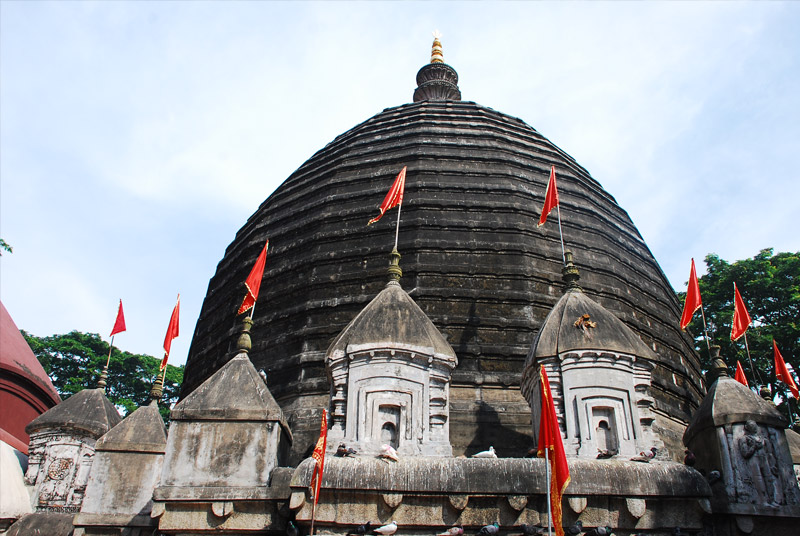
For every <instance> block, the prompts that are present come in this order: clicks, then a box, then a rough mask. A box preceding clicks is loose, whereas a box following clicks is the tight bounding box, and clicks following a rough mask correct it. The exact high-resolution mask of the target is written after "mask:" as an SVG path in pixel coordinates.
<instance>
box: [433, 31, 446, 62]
mask: <svg viewBox="0 0 800 536" xmlns="http://www.w3.org/2000/svg"><path fill="white" fill-rule="evenodd" d="M441 38H442V34H440V33H439V30H434V31H433V46H432V47H431V63H444V55H443V54H442V42H441V41H440V39H441Z"/></svg>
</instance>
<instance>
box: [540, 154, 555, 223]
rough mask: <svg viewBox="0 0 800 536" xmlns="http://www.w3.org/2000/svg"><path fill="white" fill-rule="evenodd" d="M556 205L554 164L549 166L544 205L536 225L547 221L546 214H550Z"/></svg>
mask: <svg viewBox="0 0 800 536" xmlns="http://www.w3.org/2000/svg"><path fill="white" fill-rule="evenodd" d="M557 206H558V188H556V166H550V182H548V183H547V190H546V191H545V194H544V206H543V207H542V215H541V216H540V217H539V224H538V225H537V227H541V226H542V225H544V222H546V221H547V215H548V214H550V211H552V210H553V209H554V208H556V207H557Z"/></svg>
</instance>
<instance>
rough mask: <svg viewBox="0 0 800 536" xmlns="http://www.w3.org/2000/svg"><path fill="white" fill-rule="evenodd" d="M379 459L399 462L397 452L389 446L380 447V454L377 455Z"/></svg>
mask: <svg viewBox="0 0 800 536" xmlns="http://www.w3.org/2000/svg"><path fill="white" fill-rule="evenodd" d="M378 457H379V458H385V459H388V460H392V461H395V462H396V461H399V460H400V457H399V456H398V455H397V451H396V450H395V449H394V447H393V446H391V445H382V446H381V452H380V453H379V454H378Z"/></svg>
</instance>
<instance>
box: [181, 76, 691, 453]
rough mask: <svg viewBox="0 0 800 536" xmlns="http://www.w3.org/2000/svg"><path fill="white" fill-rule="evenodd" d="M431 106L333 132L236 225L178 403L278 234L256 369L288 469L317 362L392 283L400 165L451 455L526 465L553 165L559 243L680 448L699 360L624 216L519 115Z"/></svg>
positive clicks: (308, 435)
mask: <svg viewBox="0 0 800 536" xmlns="http://www.w3.org/2000/svg"><path fill="white" fill-rule="evenodd" d="M423 69H425V68H423ZM430 70H431V69H428V71H430ZM443 72H444V71H443ZM428 74H429V75H431V76H433V75H434V74H435V73H433V74H431V73H428ZM445 74H447V72H445ZM423 78H425V80H424V82H425V83H429V82H430V80H429V77H428V76H426V77H423ZM450 78H452V77H450ZM449 83H452V82H449ZM426 95H428V94H427V93H426V94H425V95H421V96H420V95H418V96H419V97H420V98H425V99H426V100H420V101H419V102H415V103H413V104H405V105H402V106H397V107H394V108H388V109H386V110H384V111H383V112H381V113H379V114H377V115H375V116H374V117H371V118H370V119H368V120H366V121H364V122H363V123H361V124H359V125H357V126H355V127H354V128H352V129H351V130H349V131H347V132H345V133H344V134H342V135H340V136H338V137H337V138H336V139H334V140H333V141H332V142H331V143H329V144H328V145H327V146H326V147H324V148H323V149H321V150H320V151H318V152H317V153H316V154H314V155H313V156H312V157H311V158H310V159H309V160H308V161H307V162H306V163H304V164H303V165H302V166H300V168H299V169H298V170H297V171H295V172H294V173H293V174H292V175H291V176H290V177H289V178H288V179H286V181H285V182H284V183H283V184H282V185H281V186H280V187H278V188H277V189H276V190H275V192H273V194H272V195H270V196H269V198H268V199H267V200H266V201H264V203H263V204H262V205H261V206H260V207H259V208H258V210H257V211H256V212H255V213H254V214H253V215H252V216H251V217H250V219H249V220H248V221H247V222H246V223H245V224H244V226H243V227H242V228H241V229H240V230H239V232H238V233H237V234H236V237H235V238H234V240H233V242H232V243H231V244H230V246H229V247H228V248H227V251H226V253H225V256H224V258H223V259H222V260H221V261H220V263H219V265H218V266H217V271H216V274H215V275H214V276H213V278H212V279H211V281H210V283H209V288H208V294H207V296H206V299H205V302H204V303H203V307H202V311H201V313H200V318H199V320H198V323H197V327H196V329H195V333H194V338H193V341H192V346H191V349H190V352H189V358H188V362H187V366H186V373H185V380H184V385H183V395H184V396H186V395H187V394H188V393H189V392H191V391H192V390H193V389H194V388H196V387H197V386H198V385H200V383H202V381H203V380H204V379H205V378H207V377H209V375H211V374H212V373H213V372H214V371H215V370H217V369H219V368H220V367H221V366H222V365H223V364H224V361H225V359H227V358H226V357H224V356H226V350H230V349H231V348H230V344H231V341H232V340H233V339H234V335H235V333H236V331H237V327H238V321H237V319H236V311H237V308H238V306H239V304H240V303H241V301H242V297H243V296H244V294H245V288H244V284H243V282H244V280H245V278H246V277H247V275H248V273H249V270H250V268H251V266H252V265H253V263H254V262H255V260H256V257H257V256H258V254H259V252H260V251H261V248H262V247H263V244H264V241H265V240H266V239H267V238H269V240H270V256H269V258H268V260H267V267H266V271H265V275H264V281H263V284H262V286H261V293H260V295H259V302H258V311H257V314H256V315H255V319H254V320H255V325H254V328H253V349H252V351H251V353H250V357H251V359H252V361H253V363H254V364H255V366H256V367H257V368H264V369H265V370H266V372H267V377H268V378H269V380H268V382H269V388H270V390H271V391H272V393H273V394H274V395H275V398H276V400H277V401H278V403H279V404H280V405H281V406H282V408H283V410H284V412H285V414H286V416H287V418H288V419H289V422H290V426H291V428H292V431H293V433H294V434H295V439H296V441H295V442H294V444H293V456H294V458H293V460H294V461H298V460H299V459H300V456H301V455H302V454H303V453H304V452H305V451H306V450H308V447H309V446H311V445H312V444H313V443H314V442H315V441H316V436H317V433H318V429H319V428H318V426H319V413H320V411H321V409H322V408H323V407H326V406H327V403H328V395H329V385H328V381H327V379H326V374H325V367H324V359H325V351H326V349H327V348H328V346H329V344H330V343H331V341H332V340H333V339H334V338H335V337H336V336H337V335H338V334H339V333H340V332H341V331H342V329H343V328H344V327H345V326H346V325H347V324H348V323H349V322H350V321H351V320H352V319H353V318H354V317H355V316H356V315H357V314H358V313H359V311H361V310H362V309H363V308H364V306H365V305H366V304H367V303H368V302H369V301H370V300H371V299H372V298H373V297H374V296H375V295H376V294H378V292H380V290H381V288H382V287H383V285H384V280H385V279H384V273H385V259H386V254H387V253H388V251H389V250H390V249H391V244H392V242H393V240H394V236H393V235H394V230H395V226H394V217H390V216H389V215H387V216H386V217H384V218H383V219H382V220H381V221H380V222H378V223H377V224H375V225H371V226H369V227H367V225H366V223H367V221H368V220H369V219H370V218H372V217H374V216H375V215H376V214H377V210H376V207H377V206H378V205H379V204H380V202H381V200H382V199H383V197H384V195H385V194H386V192H387V191H388V189H389V187H390V186H391V184H392V180H393V178H394V177H395V175H396V174H397V173H398V171H399V170H400V169H401V168H402V167H403V166H408V173H407V178H406V186H405V198H404V201H403V206H402V215H401V223H400V237H399V244H398V250H399V251H400V253H401V254H402V255H403V266H404V271H405V274H404V277H403V287H404V288H405V289H406V290H407V291H408V293H409V295H410V296H411V297H412V298H413V299H414V301H415V302H416V303H417V304H418V305H419V306H420V307H421V308H422V310H423V311H424V313H425V314H426V315H427V316H428V317H429V318H430V319H431V321H432V322H433V323H434V325H435V326H436V327H437V328H438V329H439V331H441V332H442V334H444V336H445V337H447V339H448V342H449V343H450V345H451V346H452V347H453V349H454V350H455V352H456V354H457V356H458V362H459V365H458V367H457V368H456V369H455V370H454V371H453V374H452V378H451V393H452V394H451V405H450V419H451V425H450V426H451V428H450V436H451V442H452V444H453V452H454V454H460V453H462V452H464V451H466V450H474V449H480V448H481V447H483V448H488V446H489V445H490V444H492V443H493V440H494V438H496V437H497V436H498V435H499V434H501V433H502V434H503V437H504V441H505V443H506V444H507V445H508V448H507V451H506V452H505V453H504V454H505V455H522V454H524V452H525V451H526V450H527V449H528V448H529V446H530V441H531V438H530V409H529V407H528V405H527V403H526V402H525V400H524V399H523V397H522V396H521V395H520V394H519V386H520V374H521V372H522V368H523V364H524V361H525V357H526V355H527V353H528V349H529V348H530V346H531V342H532V341H533V340H534V337H535V336H536V333H537V330H538V329H539V327H540V325H541V323H542V321H543V320H544V318H545V316H547V314H548V312H549V311H550V310H551V308H552V307H553V305H554V304H555V303H556V302H557V301H558V299H559V298H560V297H561V295H562V292H561V283H560V280H561V267H562V252H561V246H560V243H559V236H558V225H557V224H556V222H548V223H547V224H546V225H544V226H543V227H541V228H537V227H536V222H537V221H538V218H539V214H540V211H541V207H542V204H543V201H544V195H545V189H546V186H547V181H548V177H549V174H550V167H551V166H555V170H556V174H557V176H558V186H559V195H560V202H561V216H562V223H563V233H564V237H565V240H566V241H567V243H568V247H569V248H570V249H572V250H573V251H574V252H575V254H576V258H578V259H582V260H583V262H585V264H586V265H589V266H591V267H592V270H591V273H589V274H588V276H587V277H585V279H584V280H583V281H582V286H583V288H584V289H586V290H587V292H590V293H591V295H592V296H593V297H594V299H595V300H596V301H597V302H599V303H600V304H602V305H603V307H605V308H606V309H608V310H609V311H611V312H612V313H613V314H614V315H615V316H616V317H618V318H619V319H621V320H622V321H623V322H625V324H626V325H628V326H629V327H630V328H631V329H632V330H633V331H634V332H635V333H636V334H637V335H639V336H640V337H641V338H642V340H643V341H644V342H645V344H647V345H648V347H650V348H652V349H653V351H654V352H655V354H656V355H657V364H658V366H657V367H656V369H655V370H654V372H653V386H652V392H653V396H654V398H655V399H656V404H655V409H656V411H657V412H660V413H662V414H663V415H666V416H668V417H669V418H668V419H666V420H665V422H668V423H671V424H670V426H674V430H673V431H672V432H671V433H673V434H674V435H675V437H680V435H681V434H682V429H683V427H685V423H686V422H688V420H689V412H690V411H691V410H692V408H695V407H697V404H698V403H699V401H700V398H701V396H702V392H703V386H702V383H701V379H700V369H699V364H698V361H697V358H696V356H695V354H694V352H693V350H692V342H691V339H690V338H689V337H688V336H687V335H686V334H683V333H681V331H680V330H679V328H678V318H679V316H680V306H679V303H678V301H677V299H676V297H675V293H674V291H673V289H672V287H671V286H670V284H669V282H668V281H667V279H666V277H665V275H664V273H663V272H662V271H661V269H660V267H659V266H658V264H657V262H656V261H655V259H654V258H653V256H652V254H651V253H650V251H649V249H648V248H647V245H646V244H645V243H644V241H643V240H642V237H641V236H640V235H639V232H638V231H637V229H636V227H635V226H634V224H633V223H632V222H631V220H630V218H629V217H628V214H627V213H626V212H625V211H624V210H623V209H622V208H621V207H620V206H619V205H618V204H617V203H616V201H615V200H614V198H613V197H612V196H611V195H610V194H609V193H608V192H606V191H605V190H604V189H603V188H602V187H601V185H600V184H599V183H598V182H597V181H595V180H594V179H593V178H592V177H591V176H590V175H589V173H588V172H587V171H586V170H585V169H584V168H582V167H581V166H580V165H579V164H578V163H577V162H576V161H575V160H574V159H573V158H571V157H570V156H569V155H568V154H567V153H566V152H564V151H563V150H561V149H560V148H558V147H556V146H555V145H554V144H553V143H552V142H550V141H549V140H548V139H546V138H545V137H544V136H542V135H541V134H539V133H538V132H537V131H536V130H534V129H533V128H531V127H530V126H529V125H527V124H525V123H524V122H523V121H522V120H520V119H517V118H514V117H510V116H507V115H504V114H502V113H500V112H497V111H495V110H492V109H491V108H487V107H485V106H481V105H479V104H476V103H474V102H467V101H460V100H446V99H447V98H456V97H455V95H456V94H455V91H454V90H452V88H450V89H449V90H448V91H442V92H439V93H436V92H431V93H430V94H429V97H427V98H426ZM437 95H438V96H437ZM664 210H669V208H668V207H664ZM392 216H393V213H392ZM227 355H228V356H229V355H230V354H229V353H228V354H227Z"/></svg>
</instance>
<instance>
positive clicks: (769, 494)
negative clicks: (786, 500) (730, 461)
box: [737, 420, 782, 505]
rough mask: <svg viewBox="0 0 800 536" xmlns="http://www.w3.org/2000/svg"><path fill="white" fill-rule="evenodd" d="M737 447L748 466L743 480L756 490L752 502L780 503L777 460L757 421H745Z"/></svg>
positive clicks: (780, 494)
mask: <svg viewBox="0 0 800 536" xmlns="http://www.w3.org/2000/svg"><path fill="white" fill-rule="evenodd" d="M737 447H738V451H739V456H741V458H742V460H743V461H744V464H743V465H744V467H745V468H746V472H745V474H744V475H743V476H742V480H743V481H744V483H745V484H749V486H751V488H752V489H753V490H754V491H755V497H753V500H752V502H754V503H766V504H771V505H777V504H780V502H781V500H782V493H781V489H780V488H781V486H780V482H779V480H778V465H777V460H776V458H775V455H774V453H773V452H772V448H771V447H772V446H771V444H770V443H769V442H768V441H766V440H765V439H764V438H763V437H762V436H761V434H760V432H759V427H758V424H756V422H755V421H752V420H749V421H747V422H746V423H745V425H744V435H743V436H741V437H740V438H739V439H738V441H737Z"/></svg>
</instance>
